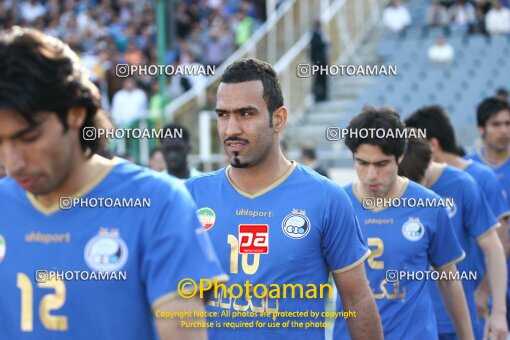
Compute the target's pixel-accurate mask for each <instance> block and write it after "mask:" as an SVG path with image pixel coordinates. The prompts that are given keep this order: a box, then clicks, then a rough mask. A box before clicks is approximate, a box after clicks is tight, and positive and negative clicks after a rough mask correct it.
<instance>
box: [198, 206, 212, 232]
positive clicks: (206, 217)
mask: <svg viewBox="0 0 510 340" xmlns="http://www.w3.org/2000/svg"><path fill="white" fill-rule="evenodd" d="M197 215H198V219H199V220H200V223H201V224H202V227H203V228H204V229H205V230H209V229H211V228H212V227H213V226H214V223H215V222H216V213H215V212H214V210H212V209H211V208H206V207H204V208H200V209H198V210H197Z"/></svg>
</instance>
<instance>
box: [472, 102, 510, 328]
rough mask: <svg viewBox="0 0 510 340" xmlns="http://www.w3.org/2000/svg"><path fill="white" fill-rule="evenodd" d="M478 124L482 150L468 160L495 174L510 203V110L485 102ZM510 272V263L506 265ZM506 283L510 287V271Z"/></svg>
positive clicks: (509, 305)
mask: <svg viewBox="0 0 510 340" xmlns="http://www.w3.org/2000/svg"><path fill="white" fill-rule="evenodd" d="M476 121H477V125H478V132H479V133H480V136H481V137H482V140H483V146H482V147H481V148H480V149H478V150H476V151H475V152H472V153H470V154H468V155H466V157H465V158H466V159H472V160H474V161H477V162H480V163H483V164H485V165H487V166H489V167H490V168H491V169H492V170H494V172H495V173H496V175H497V177H498V179H499V181H500V183H501V184H502V186H503V189H504V190H505V193H506V198H507V201H509V202H510V199H509V196H508V195H509V194H510V107H509V106H508V104H507V103H506V102H504V101H501V100H500V99H498V98H486V99H484V100H483V101H482V102H481V103H480V104H479V105H478V107H477V110H476ZM507 268H510V260H508V261H507ZM507 272H508V274H509V276H508V280H507V282H508V283H509V284H510V270H507ZM506 320H507V325H510V289H509V288H508V287H507V296H506Z"/></svg>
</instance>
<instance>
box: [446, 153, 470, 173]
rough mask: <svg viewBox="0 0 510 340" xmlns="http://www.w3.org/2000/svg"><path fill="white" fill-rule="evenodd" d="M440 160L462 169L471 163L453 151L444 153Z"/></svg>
mask: <svg viewBox="0 0 510 340" xmlns="http://www.w3.org/2000/svg"><path fill="white" fill-rule="evenodd" d="M440 161H441V162H445V163H447V164H448V165H451V166H453V167H455V168H457V169H461V170H464V169H465V168H466V167H467V166H468V165H469V162H468V161H466V160H465V159H463V158H462V157H459V156H457V155H455V154H452V153H443V154H442V156H441V160H440Z"/></svg>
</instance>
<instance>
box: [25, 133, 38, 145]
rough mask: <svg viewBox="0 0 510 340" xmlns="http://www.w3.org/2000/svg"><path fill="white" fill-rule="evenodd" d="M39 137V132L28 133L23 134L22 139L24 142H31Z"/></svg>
mask: <svg viewBox="0 0 510 340" xmlns="http://www.w3.org/2000/svg"><path fill="white" fill-rule="evenodd" d="M38 138H39V133H30V134H27V135H23V136H22V137H21V140H22V141H23V142H27V143H30V142H34V141H36V140H37V139H38Z"/></svg>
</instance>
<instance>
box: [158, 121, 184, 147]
mask: <svg viewBox="0 0 510 340" xmlns="http://www.w3.org/2000/svg"><path fill="white" fill-rule="evenodd" d="M163 129H164V131H165V132H166V131H167V130H170V131H171V134H170V135H171V136H173V138H172V139H182V140H183V141H184V142H186V144H189V138H190V135H189V130H188V128H186V127H185V126H184V125H181V124H179V123H170V124H167V125H166V126H165V127H164V128H163ZM176 131H182V138H179V135H177V136H176V133H175V132H176ZM163 135H165V133H163ZM164 139H165V138H161V140H164Z"/></svg>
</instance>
